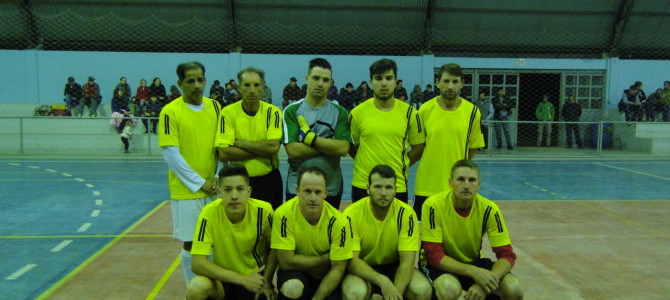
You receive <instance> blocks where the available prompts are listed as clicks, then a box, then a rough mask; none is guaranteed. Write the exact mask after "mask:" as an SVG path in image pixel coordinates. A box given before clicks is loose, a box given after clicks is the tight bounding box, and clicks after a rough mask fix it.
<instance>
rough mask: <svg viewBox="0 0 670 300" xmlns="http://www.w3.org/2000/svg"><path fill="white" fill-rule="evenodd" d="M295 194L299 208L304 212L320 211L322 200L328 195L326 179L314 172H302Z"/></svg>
mask: <svg viewBox="0 0 670 300" xmlns="http://www.w3.org/2000/svg"><path fill="white" fill-rule="evenodd" d="M296 194H297V195H298V198H299V201H300V210H301V211H302V212H304V213H320V212H321V210H322V209H323V201H324V200H325V199H326V196H327V195H328V191H327V190H326V179H325V178H324V177H323V175H320V174H316V173H310V172H307V173H304V174H302V179H301V180H300V186H298V187H296Z"/></svg>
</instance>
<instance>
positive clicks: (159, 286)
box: [144, 255, 181, 300]
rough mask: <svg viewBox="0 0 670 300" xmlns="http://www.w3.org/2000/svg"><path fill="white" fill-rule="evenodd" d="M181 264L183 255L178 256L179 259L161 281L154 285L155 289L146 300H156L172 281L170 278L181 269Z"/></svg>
mask: <svg viewBox="0 0 670 300" xmlns="http://www.w3.org/2000/svg"><path fill="white" fill-rule="evenodd" d="M180 264H181V255H177V258H175V260H174V261H173V262H172V264H171V265H170V267H169V268H168V269H167V270H166V271H165V273H163V276H161V279H159V280H158V282H156V285H154V288H153V289H151V292H150V293H149V295H147V297H146V298H144V300H153V299H155V298H156V297H157V296H158V294H159V293H160V292H161V291H162V290H163V287H164V286H165V284H167V282H168V280H170V277H172V274H174V271H175V270H176V269H177V268H178V267H179V265H180Z"/></svg>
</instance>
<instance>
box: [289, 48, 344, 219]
mask: <svg viewBox="0 0 670 300" xmlns="http://www.w3.org/2000/svg"><path fill="white" fill-rule="evenodd" d="M331 78H332V69H331V66H330V63H329V62H328V61H327V60H325V59H323V58H315V59H313V60H311V61H310V62H309V68H308V70H307V76H305V81H306V82H307V95H306V96H305V99H303V100H301V101H298V102H296V103H293V104H291V105H289V106H288V107H286V109H285V110H284V126H285V132H286V134H285V136H284V147H286V153H287V154H288V163H289V169H288V176H287V179H286V199H291V198H293V197H295V193H294V192H293V191H295V187H296V186H297V182H298V170H300V168H302V167H305V166H317V167H319V168H320V169H321V170H322V171H323V172H324V174H325V175H326V182H327V183H328V187H327V189H328V196H327V197H326V201H327V202H328V203H330V205H332V206H333V207H335V208H337V209H339V208H340V200H341V199H342V190H343V180H342V169H341V168H340V157H342V156H345V155H347V152H349V146H350V145H351V144H350V143H351V133H350V132H349V126H348V125H347V111H346V110H345V109H344V108H343V107H342V106H340V105H337V104H334V103H332V102H330V101H328V99H327V98H326V93H327V91H328V88H329V87H330V86H331V85H332V80H331Z"/></svg>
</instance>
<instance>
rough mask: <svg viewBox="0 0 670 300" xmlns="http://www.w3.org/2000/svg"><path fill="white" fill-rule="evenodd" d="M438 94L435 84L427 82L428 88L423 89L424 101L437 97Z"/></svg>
mask: <svg viewBox="0 0 670 300" xmlns="http://www.w3.org/2000/svg"><path fill="white" fill-rule="evenodd" d="M435 96H437V94H436V93H435V91H433V85H432V84H427V85H426V89H425V90H424V91H423V103H426V102H427V101H428V100H430V99H433V98H435Z"/></svg>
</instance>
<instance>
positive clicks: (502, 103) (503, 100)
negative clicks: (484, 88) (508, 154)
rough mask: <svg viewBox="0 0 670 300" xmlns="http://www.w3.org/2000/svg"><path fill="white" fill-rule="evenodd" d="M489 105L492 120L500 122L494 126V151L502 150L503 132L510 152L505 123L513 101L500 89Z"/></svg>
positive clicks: (509, 140)
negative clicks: (491, 110) (491, 106)
mask: <svg viewBox="0 0 670 300" xmlns="http://www.w3.org/2000/svg"><path fill="white" fill-rule="evenodd" d="M436 89H437V88H436ZM491 103H493V120H495V121H500V122H496V123H495V124H494V129H495V133H496V149H501V148H502V132H504V133H505V143H506V144H507V149H509V150H512V149H514V148H512V140H511V138H510V135H509V123H508V122H507V121H508V120H509V117H510V116H511V115H512V109H513V108H514V101H513V100H512V99H510V98H509V97H507V96H506V95H505V89H502V88H501V89H499V90H498V95H497V96H495V97H493V99H491ZM501 131H502V132H501Z"/></svg>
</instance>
